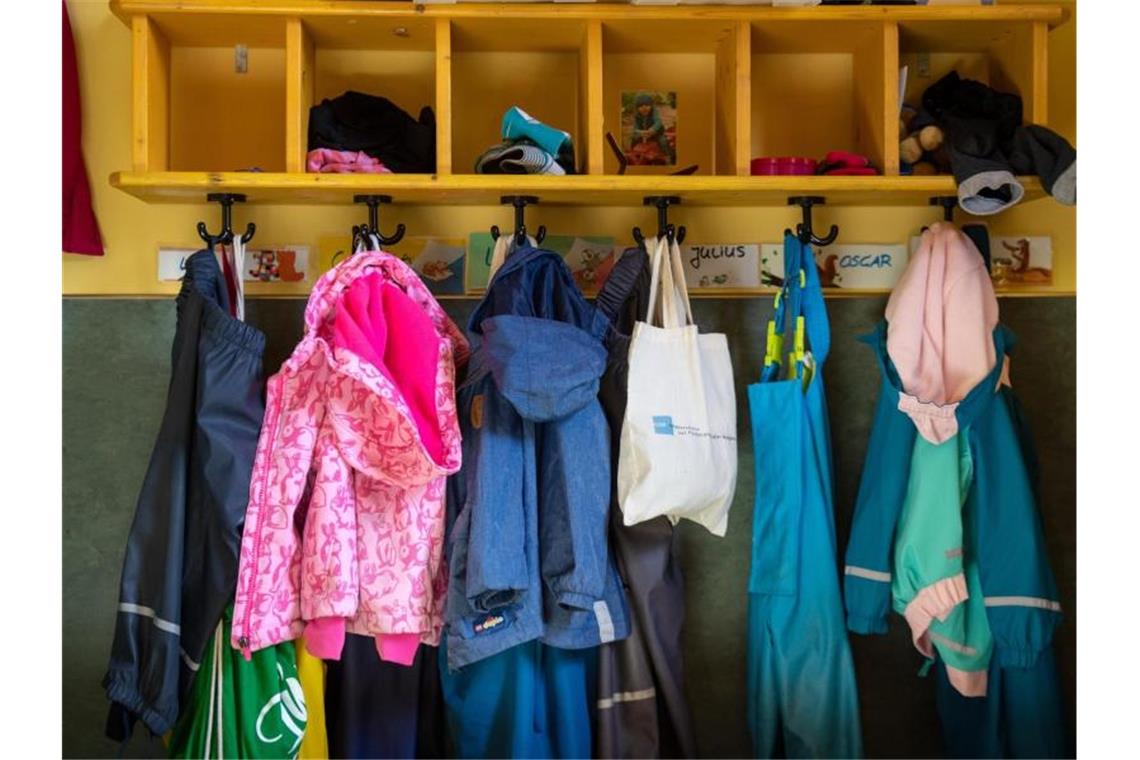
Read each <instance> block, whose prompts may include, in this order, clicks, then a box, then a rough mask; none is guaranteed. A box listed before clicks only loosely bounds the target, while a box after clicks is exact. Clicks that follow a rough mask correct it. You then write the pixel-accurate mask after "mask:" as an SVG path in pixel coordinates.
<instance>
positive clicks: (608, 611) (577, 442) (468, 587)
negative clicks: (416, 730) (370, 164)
mask: <svg viewBox="0 0 1140 760" xmlns="http://www.w3.org/2000/svg"><path fill="white" fill-rule="evenodd" d="M609 329H610V323H609V320H608V319H607V317H606V316H605V315H604V314H603V313H602V312H601V311H599V310H598V309H597V308H595V307H594V306H593V305H592V304H590V303H589V302H588V301H587V300H586V299H585V297H584V296H583V295H582V293H581V291H580V290H579V289H578V287H577V285H576V284H575V283H574V278H573V275H572V274H571V272H570V269H569V267H567V266H566V263H565V262H564V261H563V260H562V258H561V257H560V256H559V255H558V254H556V253H553V252H551V251H545V250H541V249H537V248H533V247H530V246H526V247H523V248H520V249H518V250H516V251H515V252H514V253H512V254H511V255H510V256H509V257H508V258H507V260H506V262H505V263H504V264H503V266H502V267H501V268H500V269H499V271H498V272H496V274H495V277H494V279H493V280H492V282H491V284H490V286H489V288H488V291H487V294H486V296H485V297H484V298H483V300H482V301H481V302H480V304H479V306H477V307H476V309H475V311H474V313H473V314H472V315H471V320H470V323H469V324H468V335H469V338H470V340H471V346H472V349H473V353H472V355H471V359H470V360H469V364H468V376H467V380H466V381H465V382H464V383H463V385H462V386H461V387H460V389H459V391H458V393H457V396H458V398H457V401H458V407H459V420H460V430H461V432H462V434H463V470H462V471H461V472H460V473H458V474H457V475H455V476H452V478H450V479H449V483H448V502H449V507H448V508H449V513H450V514H449V517H453V518H454V522H452V521H451V520H450V519H449V525H450V529H449V535H448V539H447V547H448V562H449V568H450V585H449V588H448V594H447V603H446V609H445V613H444V618H445V635H446V636H447V660H448V667H449V668H451V669H453V670H454V669H456V668H460V667H462V666H464V665H467V664H469V663H472V662H476V661H478V660H481V659H484V658H487V657H490V656H492V655H495V654H498V653H499V652H502V651H504V650H506V649H509V648H511V647H513V646H516V645H518V644H521V643H523V642H526V641H532V640H534V639H540V640H541V641H542V642H543V643H545V644H548V645H551V646H555V647H560V648H564V649H578V648H584V647H591V646H597V645H598V644H602V643H605V642H608V641H614V640H617V639H622V638H625V637H626V636H628V635H629V622H628V612H627V607H626V600H625V594H624V591H623V589H622V583H621V579H620V577H619V576H618V573H617V569H616V567H615V565H614V562H613V558H612V556H611V555H610V552H609V547H608V544H607V520H608V510H609V501H610V451H609V428H608V426H607V424H606V418H605V415H604V413H603V411H602V408H601V405H600V403H599V402H598V398H597V394H598V385H599V381H600V378H601V375H602V373H603V372H604V370H605V367H606V360H607V351H606V347H605V344H604V340H605V338H606V335H607V332H608V330H609Z"/></svg>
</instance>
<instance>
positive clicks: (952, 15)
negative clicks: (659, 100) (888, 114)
mask: <svg viewBox="0 0 1140 760" xmlns="http://www.w3.org/2000/svg"><path fill="white" fill-rule="evenodd" d="M110 5H111V12H112V13H114V14H115V15H116V16H117V17H118V18H119V19H121V20H122V21H123V22H124V23H127V24H129V23H130V17H131V16H133V15H138V14H205V13H209V14H234V15H260V16H302V17H336V16H357V17H360V16H384V17H393V18H400V17H420V18H423V17H428V18H431V17H440V18H455V19H462V18H477V17H478V18H499V19H507V18H511V19H535V20H541V21H549V22H555V21H565V20H569V19H602V20H613V19H629V18H631V17H633V18H639V19H643V20H670V19H671V20H688V19H695V18H701V19H709V20H749V21H824V22H826V21H856V22H858V21H903V22H907V21H979V20H984V21H1045V22H1048V23H1049V24H1050V25H1051V26H1057V25H1060V24H1062V23H1064V21H1065V20H1066V18H1067V15H1066V12H1065V9H1064V8H1063V7H1062V6H1059V5H986V6H938V7H934V8H930V7H924V6H885V5H858V6H826V7H820V6H815V7H806V8H797V7H781V8H776V7H773V6H740V5H683V6H654V5H625V4H604V3H556V4H549V5H529V4H513V3H512V4H504V3H457V4H454V5H450V4H438V5H436V4H433V5H426V6H425V5H414V4H409V3H395V2H348V1H347V0H273V1H272V2H258V0H244V1H234V0H110Z"/></svg>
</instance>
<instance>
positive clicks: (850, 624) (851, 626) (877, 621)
mask: <svg viewBox="0 0 1140 760" xmlns="http://www.w3.org/2000/svg"><path fill="white" fill-rule="evenodd" d="M847 630H849V631H851V632H852V633H859V634H863V635H869V634H873V633H886V632H887V619H886V618H885V617H881V616H871V615H858V614H855V613H848V614H847Z"/></svg>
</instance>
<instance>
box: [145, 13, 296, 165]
mask: <svg viewBox="0 0 1140 760" xmlns="http://www.w3.org/2000/svg"><path fill="white" fill-rule="evenodd" d="M285 27H286V23H285V20H284V19H281V18H272V19H267V18H251V17H234V16H229V15H219V16H213V15H211V14H203V15H200V16H182V15H178V14H173V13H171V14H155V15H152V16H149V17H148V16H135V17H134V18H133V19H132V24H131V33H132V38H133V45H134V57H135V61H136V67H135V81H134V84H133V86H134V87H135V89H136V94H135V98H134V103H135V114H134V120H133V131H134V134H133V164H134V168H135V170H136V171H236V170H240V169H250V168H253V167H256V168H258V169H260V170H262V171H266V172H280V171H285V169H286V165H285V121H286V104H285ZM239 44H241V45H245V46H246V47H247V48H248V57H247V62H248V65H247V68H246V70H245V71H244V72H241V73H239V72H238V71H237V70H236V69H237V61H236V57H237V56H236V46H237V45H239ZM140 88H141V89H142V90H144V91H143V92H142V93H140V92H138V90H139V89H140Z"/></svg>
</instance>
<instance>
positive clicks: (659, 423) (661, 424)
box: [653, 414, 673, 435]
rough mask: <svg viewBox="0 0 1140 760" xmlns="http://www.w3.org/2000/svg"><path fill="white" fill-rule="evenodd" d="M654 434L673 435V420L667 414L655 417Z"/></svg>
mask: <svg viewBox="0 0 1140 760" xmlns="http://www.w3.org/2000/svg"><path fill="white" fill-rule="evenodd" d="M653 432H654V433H656V434H657V435H673V418H672V417H670V416H669V415H667V414H664V415H661V416H657V417H654V418H653Z"/></svg>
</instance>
